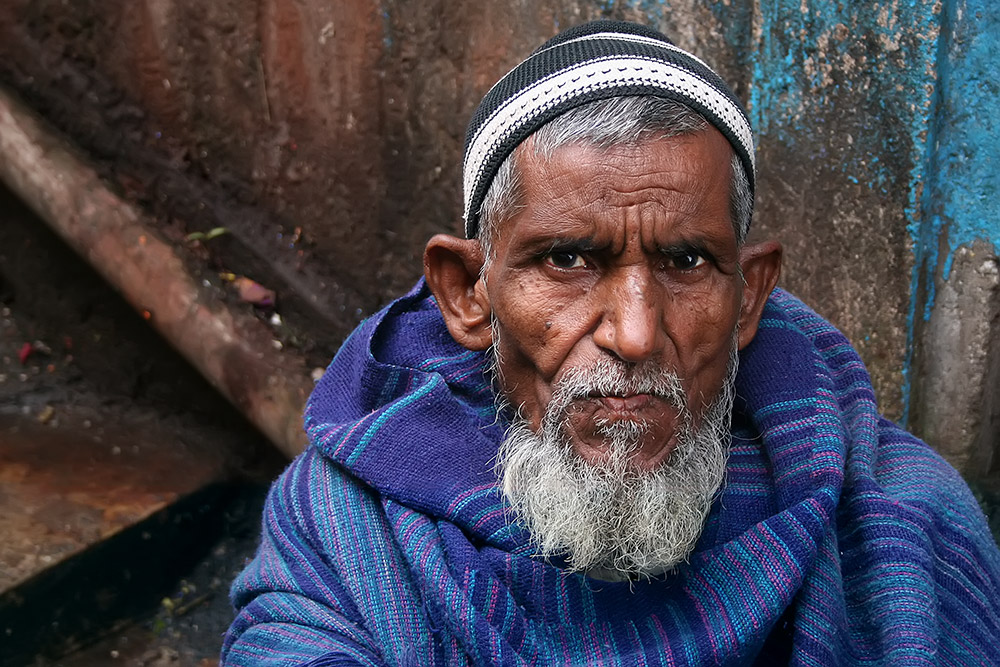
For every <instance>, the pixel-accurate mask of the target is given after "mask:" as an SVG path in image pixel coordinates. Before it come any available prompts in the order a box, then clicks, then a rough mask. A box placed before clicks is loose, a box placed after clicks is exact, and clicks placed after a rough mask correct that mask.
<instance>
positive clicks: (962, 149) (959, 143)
mask: <svg viewBox="0 0 1000 667" xmlns="http://www.w3.org/2000/svg"><path fill="white" fill-rule="evenodd" d="M941 35H942V36H941V40H940V44H939V48H938V51H937V92H936V96H935V112H936V113H935V117H934V119H933V123H932V124H931V125H930V128H929V132H928V133H927V135H926V141H925V150H926V157H925V162H926V166H925V168H924V170H925V173H926V179H925V180H924V181H923V185H924V187H923V190H922V193H921V197H920V200H919V203H920V213H921V215H918V216H913V217H911V223H910V227H909V230H910V235H911V238H912V239H913V241H914V247H915V254H916V260H917V261H916V262H915V265H914V271H913V278H912V282H911V309H910V313H909V319H908V322H907V326H908V344H907V369H906V370H907V375H906V383H905V386H904V406H905V408H906V411H905V412H904V419H905V418H906V417H908V415H909V402H910V401H909V398H910V391H911V386H910V384H911V377H910V375H911V374H910V372H909V371H910V370H911V369H910V364H911V363H912V360H913V354H914V346H915V337H916V329H917V328H918V325H919V322H918V318H919V319H922V320H923V322H927V321H928V320H929V319H930V316H931V313H932V312H933V311H934V307H935V302H936V284H935V283H936V282H937V280H943V281H948V280H949V278H950V277H951V268H952V263H953V260H954V256H955V252H956V251H957V250H958V249H959V248H966V247H972V245H973V244H974V242H975V241H977V240H981V241H986V242H987V243H988V244H989V246H990V247H992V248H993V252H994V254H995V253H996V251H997V245H998V243H1000V205H998V203H997V202H998V196H1000V136H998V130H1000V127H998V124H1000V121H998V120H997V118H998V115H1000V85H998V83H997V81H996V78H995V68H996V65H997V63H998V62H1000V11H998V10H997V8H996V5H995V4H993V3H991V2H990V0H948V1H947V2H945V4H944V8H943V11H942V18H941ZM915 183H916V181H915ZM921 287H923V290H920V288H921ZM921 292H922V293H923V303H922V304H921V303H918V299H919V298H920V297H921Z"/></svg>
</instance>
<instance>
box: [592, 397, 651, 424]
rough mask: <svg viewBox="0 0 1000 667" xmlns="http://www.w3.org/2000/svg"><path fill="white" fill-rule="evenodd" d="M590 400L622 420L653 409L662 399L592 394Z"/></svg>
mask: <svg viewBox="0 0 1000 667" xmlns="http://www.w3.org/2000/svg"><path fill="white" fill-rule="evenodd" d="M587 398H588V399H589V400H593V401H596V402H598V403H600V404H601V406H602V407H603V408H604V409H605V410H607V411H608V412H609V413H614V414H619V415H621V417H622V418H628V417H629V416H630V414H632V413H641V412H645V411H648V410H650V409H651V408H653V406H654V404H655V403H656V402H657V401H662V400H663V399H662V398H658V397H656V396H653V395H652V394H629V395H627V396H608V395H601V394H598V393H596V392H595V393H591V394H589V395H588V396H587Z"/></svg>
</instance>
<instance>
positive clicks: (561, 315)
mask: <svg viewBox="0 0 1000 667" xmlns="http://www.w3.org/2000/svg"><path fill="white" fill-rule="evenodd" d="M730 155H731V153H730V148H729V145H728V143H727V142H726V140H725V138H723V137H722V135H721V134H720V133H719V132H717V131H716V130H714V129H709V130H705V131H703V132H700V133H698V134H695V135H690V136H681V137H673V138H669V139H659V140H655V141H649V142H645V143H642V144H640V145H638V146H633V147H628V146H618V147H614V148H611V149H600V148H595V147H592V146H582V145H581V146H566V147H563V148H560V149H557V150H556V151H555V153H554V154H553V155H552V156H551V158H545V157H543V156H536V155H535V154H534V151H533V149H532V147H531V146H530V143H529V144H528V145H526V146H525V147H524V150H521V151H520V153H519V155H518V160H519V163H518V165H519V167H520V170H521V175H522V183H523V189H522V195H523V197H522V200H523V202H524V206H523V207H521V208H519V209H518V210H517V211H516V213H515V214H514V216H513V217H511V218H510V219H509V220H507V221H506V222H504V223H502V224H501V227H500V230H499V237H498V238H497V239H496V240H495V242H494V249H495V256H494V258H493V261H492V262H491V263H490V265H489V266H488V267H487V269H486V272H485V278H486V292H487V294H488V300H489V305H490V308H491V309H492V316H493V319H494V326H495V330H496V333H497V335H498V341H496V343H495V346H496V353H497V357H498V370H499V376H500V382H501V389H502V391H503V393H504V395H505V398H506V399H507V401H508V402H509V403H510V404H512V405H513V406H515V407H517V406H519V407H520V409H521V414H522V416H523V417H524V419H525V420H526V422H527V424H528V425H529V427H531V428H532V429H535V430H538V429H539V427H540V426H541V423H542V418H543V416H544V414H545V412H546V408H547V406H548V405H549V403H550V401H551V399H552V397H553V394H554V392H555V391H556V388H557V387H558V385H559V382H560V380H562V379H563V378H565V377H567V374H570V373H571V371H573V369H590V368H593V367H595V366H596V365H598V364H600V363H603V362H606V361H607V360H612V361H614V360H617V361H619V362H625V366H626V367H629V368H631V367H636V368H641V367H647V368H648V367H650V366H651V365H655V366H658V367H660V368H663V369H666V370H669V371H672V372H673V373H676V375H677V376H678V377H679V379H680V389H681V391H682V393H683V395H684V399H685V400H684V402H685V403H686V405H687V407H688V409H689V410H690V413H691V416H692V417H693V419H694V421H695V423H694V424H691V425H690V426H693V427H695V428H697V426H698V421H699V420H700V419H701V417H702V415H703V414H704V412H705V410H706V409H707V408H708V406H709V405H710V404H711V403H712V402H713V400H714V399H715V397H716V396H717V395H718V393H719V390H720V387H722V385H723V382H724V381H725V380H726V377H727V371H728V370H729V361H730V354H731V351H732V346H733V335H734V330H735V329H736V325H737V322H738V320H739V316H740V303H741V298H742V286H743V282H742V279H741V276H740V274H739V266H738V255H739V250H738V247H737V243H736V238H735V234H734V232H733V226H732V222H731V217H730V207H729V193H730V181H731V174H730ZM565 414H566V416H567V421H566V424H565V432H566V436H567V439H568V441H569V443H570V444H571V446H572V448H573V450H574V451H575V453H576V454H577V455H578V456H579V457H581V458H582V459H583V460H584V461H586V462H588V463H591V464H599V463H601V462H602V461H604V460H605V459H606V458H607V457H608V455H609V446H608V443H607V438H606V437H605V434H606V432H607V429H606V425H607V424H609V423H619V422H636V423H640V424H643V425H644V428H643V429H642V433H641V436H640V440H639V442H638V446H637V447H636V448H635V451H634V454H633V455H632V456H631V462H632V464H631V465H632V466H633V467H634V468H637V469H640V470H650V469H653V468H656V467H658V466H659V465H661V464H662V463H665V462H666V461H667V460H668V459H669V457H670V454H671V452H672V450H673V449H674V447H675V446H676V444H677V430H678V429H679V428H681V426H682V424H680V423H679V415H680V414H681V411H680V409H679V408H678V407H676V401H670V400H666V399H665V398H663V397H662V396H659V395H657V394H655V393H651V392H648V391H647V390H644V389H640V390H638V391H636V390H632V389H627V388H626V389H624V390H613V391H593V392H590V393H589V395H586V396H582V397H579V398H576V399H574V400H572V402H571V404H570V405H569V406H568V408H567V409H566V410H565Z"/></svg>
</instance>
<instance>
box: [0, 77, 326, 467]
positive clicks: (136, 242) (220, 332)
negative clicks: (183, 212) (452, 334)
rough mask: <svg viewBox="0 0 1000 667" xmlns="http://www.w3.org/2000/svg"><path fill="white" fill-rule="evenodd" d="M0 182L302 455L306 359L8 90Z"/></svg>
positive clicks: (2, 115) (3, 97) (0, 113)
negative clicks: (188, 262)
mask: <svg viewBox="0 0 1000 667" xmlns="http://www.w3.org/2000/svg"><path fill="white" fill-rule="evenodd" d="M0 179H2V180H3V181H4V183H6V184H7V186H8V187H9V188H10V189H11V190H12V191H13V192H14V193H16V194H17V195H18V196H19V197H20V198H21V199H22V200H23V201H24V202H25V203H27V204H28V206H30V207H31V208H32V209H33V210H34V211H35V213H36V214H38V216H39V217H40V218H41V219H42V220H44V221H45V222H46V223H47V224H48V225H49V226H50V227H51V228H52V229H54V230H55V231H56V232H57V233H58V234H59V235H60V236H61V237H62V238H63V239H64V240H65V241H66V242H67V243H69V244H70V245H71V246H72V247H73V248H74V249H75V250H76V251H77V252H78V253H79V254H80V255H81V256H82V257H84V258H85V259H86V260H87V261H88V262H89V263H90V264H91V266H93V267H94V268H95V269H96V270H97V271H98V272H99V273H100V274H101V275H102V276H104V278H105V279H106V280H107V281H108V282H109V283H110V284H111V285H112V286H114V287H115V288H116V289H117V290H118V291H119V292H121V294H122V295H123V296H124V297H125V299H126V300H127V301H128V302H129V303H130V304H131V305H132V306H133V307H134V308H135V309H136V310H138V311H139V312H141V313H142V314H143V315H144V316H145V317H146V319H147V320H148V321H149V322H150V323H151V324H152V325H153V327H154V328H156V330H157V331H159V332H160V334H161V335H162V336H163V337H164V338H165V339H166V340H167V341H168V342H169V343H170V344H171V345H173V346H174V347H175V348H176V349H177V350H178V351H179V352H180V353H181V354H182V355H184V357H185V358H187V360H188V361H189V362H191V364H192V365H194V366H195V368H197V369H198V370H199V371H200V372H201V373H202V375H204V376H205V378H207V379H208V381H209V382H210V383H211V384H212V385H213V386H214V387H215V388H216V389H218V390H219V391H220V392H221V393H222V394H223V395H224V396H225V397H226V398H227V399H229V400H230V401H231V402H232V403H233V404H234V405H235V406H236V407H237V408H238V409H239V410H241V411H242V412H243V414H244V415H246V417H247V418H248V419H249V420H250V421H251V422H252V423H253V424H254V425H255V426H256V427H257V428H258V429H259V430H260V431H261V432H262V433H263V434H264V435H265V436H267V437H268V438H269V439H270V440H271V442H273V443H274V444H275V445H276V446H277V447H278V449H280V450H281V451H282V452H284V453H285V454H286V455H288V456H294V455H295V454H297V453H299V452H300V451H302V449H303V448H304V446H305V443H306V438H305V434H304V432H303V430H302V422H301V415H302V408H303V406H304V404H305V399H306V397H307V396H308V394H309V392H310V391H311V390H312V384H313V383H312V379H311V377H310V375H309V371H308V368H307V366H306V363H305V361H304V359H302V358H301V357H300V356H298V355H297V354H295V353H294V352H291V351H288V350H287V349H280V350H279V349H276V347H275V346H274V344H273V343H274V339H273V336H272V335H271V333H270V331H268V330H267V327H266V326H265V325H264V324H263V323H262V322H260V321H259V320H257V319H256V318H255V317H254V316H253V315H252V314H251V313H248V312H243V311H241V310H239V309H236V308H230V307H229V306H228V305H227V304H226V303H225V300H224V299H222V298H219V295H218V293H217V289H218V288H217V287H215V286H213V285H212V283H211V282H209V283H207V284H206V283H205V282H204V281H203V280H200V279H197V278H196V277H195V276H193V275H192V274H191V273H190V271H189V270H188V268H187V267H186V266H185V262H184V260H183V258H182V257H181V255H180V254H179V253H178V251H177V250H176V249H175V248H174V247H173V246H171V245H170V244H169V243H167V242H165V241H164V240H163V239H162V237H161V236H160V234H159V232H158V231H157V229H156V226H155V225H154V224H153V223H152V221H151V220H150V219H149V218H148V217H147V216H145V214H144V213H143V212H141V211H140V210H138V209H137V208H136V207H134V206H133V205H131V204H129V203H128V202H125V201H123V200H122V199H121V198H120V197H118V196H117V195H115V194H114V193H113V192H111V191H110V190H109V189H108V187H107V186H106V185H105V184H104V183H103V182H102V181H101V179H100V177H99V176H98V174H97V172H96V171H95V170H94V169H93V168H92V167H90V166H88V165H87V164H86V162H85V161H84V160H83V159H82V158H81V157H79V156H78V155H77V154H75V153H74V151H73V149H72V147H71V146H70V145H69V144H68V143H67V142H66V141H65V140H64V139H62V138H61V137H59V136H57V135H56V134H55V133H54V132H53V131H52V130H50V129H48V128H47V127H46V126H45V125H44V123H43V122H42V121H41V120H39V119H38V118H37V117H36V116H35V115H34V114H33V113H32V112H31V111H29V110H28V109H27V108H26V107H25V106H24V105H23V104H22V103H20V102H19V101H17V100H16V99H15V98H14V97H13V96H12V95H11V94H10V93H9V92H8V91H6V90H5V89H3V88H0Z"/></svg>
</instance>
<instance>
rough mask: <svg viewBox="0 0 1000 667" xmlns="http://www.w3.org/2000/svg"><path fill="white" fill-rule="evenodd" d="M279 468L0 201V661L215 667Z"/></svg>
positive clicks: (15, 208)
mask: <svg viewBox="0 0 1000 667" xmlns="http://www.w3.org/2000/svg"><path fill="white" fill-rule="evenodd" d="M283 465H284V460H283V459H282V458H281V457H280V456H278V455H277V454H276V453H274V451H273V450H272V448H271V447H270V445H268V444H267V443H266V442H265V441H264V440H263V438H262V437H261V436H260V435H259V434H257V432H256V431H255V430H254V429H253V428H252V427H251V426H250V425H249V424H248V423H247V422H246V421H245V420H244V419H243V418H242V416H241V415H239V413H238V412H237V411H235V410H234V409H233V408H232V407H231V406H229V404H228V403H226V402H225V401H224V400H223V399H221V398H220V397H219V396H218V395H217V394H216V393H215V391H214V390H213V389H212V388H211V387H210V386H208V384H207V383H206V382H205V381H204V380H202V378H201V377H200V376H199V375H198V374H197V373H196V372H194V371H193V370H192V369H191V368H190V367H189V366H188V365H187V363H186V362H185V361H184V360H183V359H181V358H180V357H179V356H178V355H177V354H176V353H175V352H174V351H173V350H172V349H171V348H169V346H167V345H166V344H165V343H164V342H163V341H162V340H161V339H160V338H159V337H158V336H157V335H156V334H155V333H154V332H153V331H152V329H151V328H150V327H149V326H148V325H147V324H146V322H144V321H143V319H142V317H141V315H139V314H137V313H135V312H134V311H133V310H132V309H131V307H129V306H128V305H127V304H126V303H125V302H124V301H123V300H122V299H121V298H120V297H119V296H118V295H117V294H116V293H115V292H114V291H113V290H111V289H110V288H109V287H107V285H106V284H105V283H104V282H103V281H102V280H101V279H100V278H99V277H98V276H97V275H96V274H94V272H93V271H92V270H91V269H90V268H89V267H88V266H87V265H86V264H85V263H84V262H83V261H82V260H80V259H79V258H77V257H76V255H75V254H74V253H73V252H72V251H71V250H70V249H69V248H68V247H66V246H65V245H64V244H63V243H62V242H61V240H59V239H58V238H57V237H55V235H54V234H52V233H51V232H50V231H49V230H48V229H47V228H46V227H45V226H44V225H43V224H42V223H41V222H40V221H39V220H38V219H37V218H35V217H34V216H33V215H32V214H31V212H30V211H28V210H26V209H25V207H24V206H23V205H22V204H21V203H20V202H18V201H17V200H16V199H15V198H14V197H13V196H12V195H11V194H10V193H9V192H7V191H6V190H3V189H0V508H2V511H0V533H2V534H3V536H4V544H3V545H2V547H3V548H0V631H2V632H4V634H5V639H4V640H3V641H2V642H0V643H3V644H4V648H3V650H0V665H4V666H6V665H34V666H43V665H44V666H54V665H65V666H67V667H82V666H85V665H109V664H111V665H171V664H176V665H211V664H215V661H216V660H217V657H218V651H219V648H220V645H221V637H222V633H223V632H224V631H225V629H226V627H227V626H228V623H229V621H230V620H231V617H232V612H231V610H230V607H229V603H228V600H227V595H226V592H227V589H228V586H229V583H230V582H231V581H232V578H233V577H234V576H235V574H236V573H237V572H238V571H239V569H240V568H241V567H242V565H243V564H244V563H245V561H246V560H247V559H248V558H250V557H251V556H252V554H253V551H254V549H255V545H256V540H257V533H258V521H259V513H260V505H261V503H262V499H263V494H264V492H265V490H266V487H267V483H268V481H269V480H270V479H272V478H273V477H274V476H275V475H276V474H277V473H278V472H279V471H280V469H281V467H282V466H283ZM33 531H34V532H33ZM24 628H28V629H29V630H30V631H31V632H34V631H37V634H36V635H31V634H30V632H27V633H26V632H25V631H23V629H24ZM33 642H34V643H33ZM26 651H28V652H27V653H26ZM12 655H13V656H14V657H11V656H12Z"/></svg>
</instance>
